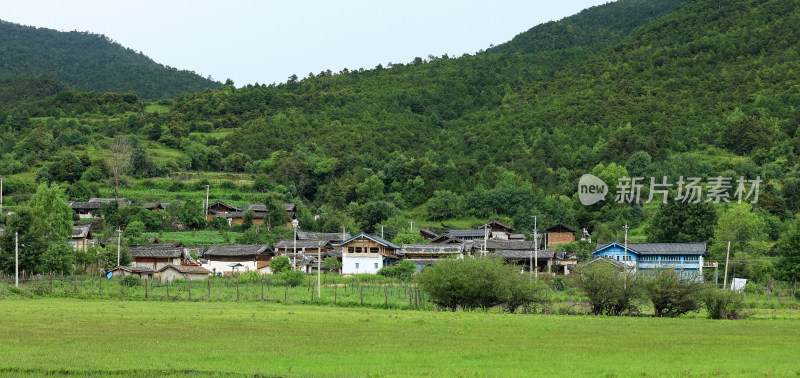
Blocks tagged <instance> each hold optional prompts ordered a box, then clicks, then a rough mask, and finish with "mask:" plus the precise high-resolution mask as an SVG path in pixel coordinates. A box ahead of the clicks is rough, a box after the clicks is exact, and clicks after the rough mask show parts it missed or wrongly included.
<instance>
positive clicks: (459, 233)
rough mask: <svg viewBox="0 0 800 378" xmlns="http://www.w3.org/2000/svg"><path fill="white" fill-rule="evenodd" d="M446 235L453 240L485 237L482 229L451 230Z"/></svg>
mask: <svg viewBox="0 0 800 378" xmlns="http://www.w3.org/2000/svg"><path fill="white" fill-rule="evenodd" d="M447 235H449V236H450V237H453V238H483V237H484V236H485V231H484V230H483V229H480V230H472V229H470V230H459V229H453V230H449V231H447Z"/></svg>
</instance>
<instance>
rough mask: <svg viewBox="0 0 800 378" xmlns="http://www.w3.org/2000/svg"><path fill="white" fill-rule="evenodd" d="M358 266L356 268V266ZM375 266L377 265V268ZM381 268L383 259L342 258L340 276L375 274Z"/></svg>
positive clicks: (379, 257)
mask: <svg viewBox="0 0 800 378" xmlns="http://www.w3.org/2000/svg"><path fill="white" fill-rule="evenodd" d="M356 264H358V266H356ZM375 264H378V265H377V267H376V266H375ZM381 268H383V258H382V257H381V255H377V257H353V256H348V255H347V254H346V253H345V254H344V255H343V256H342V274H377V273H378V271H379V270H381Z"/></svg>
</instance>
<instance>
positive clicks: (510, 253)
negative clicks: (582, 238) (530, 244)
mask: <svg viewBox="0 0 800 378" xmlns="http://www.w3.org/2000/svg"><path fill="white" fill-rule="evenodd" d="M494 253H496V254H497V256H500V257H502V258H504V259H509V260H527V259H530V258H531V257H533V256H535V257H536V259H537V261H538V260H549V259H552V258H556V259H563V258H564V257H566V255H567V253H566V252H564V251H558V250H555V249H543V250H539V251H538V252H536V253H534V250H532V249H529V250H522V249H498V250H496V251H494Z"/></svg>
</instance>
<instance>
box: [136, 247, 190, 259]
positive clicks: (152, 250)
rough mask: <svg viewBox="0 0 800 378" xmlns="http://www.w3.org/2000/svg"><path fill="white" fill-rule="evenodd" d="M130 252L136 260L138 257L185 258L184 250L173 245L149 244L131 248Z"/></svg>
mask: <svg viewBox="0 0 800 378" xmlns="http://www.w3.org/2000/svg"><path fill="white" fill-rule="evenodd" d="M128 252H130V254H131V256H133V257H134V258H137V257H143V258H145V257H158V258H173V259H174V258H181V257H183V248H181V247H176V246H174V245H172V244H148V245H140V246H136V247H131V248H130V249H129V250H128Z"/></svg>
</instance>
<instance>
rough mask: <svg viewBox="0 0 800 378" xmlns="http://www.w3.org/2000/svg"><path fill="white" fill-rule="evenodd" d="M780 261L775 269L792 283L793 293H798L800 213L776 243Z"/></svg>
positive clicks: (799, 275)
mask: <svg viewBox="0 0 800 378" xmlns="http://www.w3.org/2000/svg"><path fill="white" fill-rule="evenodd" d="M775 250H776V251H777V252H778V261H777V263H776V265H775V271H776V273H777V274H778V278H780V279H783V280H786V281H789V282H791V283H792V295H793V296H794V295H796V294H797V281H798V280H800V215H797V216H796V217H795V218H794V220H793V221H792V223H791V225H790V226H789V229H788V230H787V231H786V232H785V233H784V234H783V235H781V237H780V239H778V242H777V243H776V244H775Z"/></svg>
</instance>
